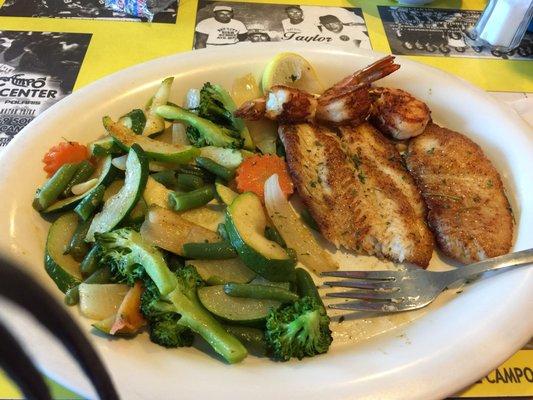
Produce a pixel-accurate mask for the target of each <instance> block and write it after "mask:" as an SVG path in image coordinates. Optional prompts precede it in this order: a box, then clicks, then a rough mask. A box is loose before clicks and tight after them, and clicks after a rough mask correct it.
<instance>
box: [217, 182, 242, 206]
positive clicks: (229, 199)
mask: <svg viewBox="0 0 533 400" xmlns="http://www.w3.org/2000/svg"><path fill="white" fill-rule="evenodd" d="M215 191H216V194H217V197H218V198H219V199H220V200H222V202H223V203H224V204H225V205H227V206H229V205H230V204H231V203H233V200H235V199H236V198H237V197H238V196H239V194H238V193H236V192H234V191H233V190H231V189H230V188H229V187H227V186H226V185H223V184H222V183H220V182H215Z"/></svg>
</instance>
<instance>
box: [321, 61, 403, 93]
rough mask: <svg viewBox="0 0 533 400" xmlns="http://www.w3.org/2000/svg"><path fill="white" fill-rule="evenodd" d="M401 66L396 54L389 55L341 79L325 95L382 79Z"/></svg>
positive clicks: (344, 91)
mask: <svg viewBox="0 0 533 400" xmlns="http://www.w3.org/2000/svg"><path fill="white" fill-rule="evenodd" d="M398 68H400V65H399V64H395V63H394V56H391V55H388V56H386V57H383V58H382V59H379V60H377V61H376V62H374V63H372V64H370V65H368V66H366V67H365V68H363V69H360V70H358V71H356V72H354V73H353V74H352V75H349V76H347V77H346V78H344V79H342V80H341V81H339V82H337V83H336V84H335V85H333V86H332V87H331V88H329V89H328V90H326V91H325V92H324V93H323V96H329V95H333V94H335V93H336V94H340V93H346V92H348V91H351V90H358V89H359V88H361V87H363V86H365V85H368V84H370V83H372V82H375V81H377V80H379V79H382V78H384V77H386V76H388V75H390V74H392V73H393V72H394V71H396V70H398Z"/></svg>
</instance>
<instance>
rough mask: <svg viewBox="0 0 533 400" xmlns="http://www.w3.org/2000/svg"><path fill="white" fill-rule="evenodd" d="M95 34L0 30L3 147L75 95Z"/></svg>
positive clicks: (0, 112)
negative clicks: (48, 110) (79, 73)
mask: <svg viewBox="0 0 533 400" xmlns="http://www.w3.org/2000/svg"><path fill="white" fill-rule="evenodd" d="M90 40H91V34H86V33H59V32H27V31H0V148H1V147H3V146H6V145H7V144H8V143H9V141H10V140H11V139H12V138H13V137H14V136H15V135H16V134H17V133H18V132H19V131H20V130H22V128H24V127H25V126H26V125H27V124H28V123H30V122H31V121H32V120H33V119H34V118H35V117H37V116H38V115H39V114H40V113H42V112H43V111H44V110H46V109H47V108H48V107H50V106H52V105H53V104H55V103H56V102H58V101H59V100H61V99H62V98H63V97H65V96H66V95H68V94H69V93H71V92H72V88H73V87H74V83H75V82H76V78H77V76H78V72H79V70H80V66H81V64H82V62H83V59H84V57H85V53H86V51H87V47H88V46H89V42H90Z"/></svg>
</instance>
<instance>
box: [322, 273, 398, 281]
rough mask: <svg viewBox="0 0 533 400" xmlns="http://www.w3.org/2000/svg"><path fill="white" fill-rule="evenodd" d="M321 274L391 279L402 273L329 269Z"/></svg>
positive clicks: (353, 277) (339, 276)
mask: <svg viewBox="0 0 533 400" xmlns="http://www.w3.org/2000/svg"><path fill="white" fill-rule="evenodd" d="M321 275H322V276H328V277H332V278H352V279H372V280H373V279H377V280H385V281H391V280H395V279H397V278H398V277H399V276H401V275H403V274H402V271H329V272H322V274H321Z"/></svg>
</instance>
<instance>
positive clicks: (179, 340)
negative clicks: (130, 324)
mask: <svg viewBox="0 0 533 400" xmlns="http://www.w3.org/2000/svg"><path fill="white" fill-rule="evenodd" d="M144 287H145V289H144V291H143V294H142V296H141V313H142V314H143V315H144V317H145V318H146V319H147V320H148V331H149V332H150V340H151V341H152V342H154V343H156V344H158V345H160V346H163V347H168V348H171V347H184V346H192V343H193V340H194V334H193V332H192V331H191V330H190V329H189V328H187V327H184V326H182V325H179V324H178V322H179V320H180V318H181V315H180V314H177V313H176V312H175V309H174V307H173V306H172V304H170V303H167V302H164V301H162V300H161V294H160V293H159V290H158V289H157V287H156V286H155V284H154V283H153V282H152V281H151V280H150V279H148V280H146V281H145V284H144Z"/></svg>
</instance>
